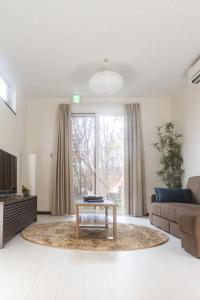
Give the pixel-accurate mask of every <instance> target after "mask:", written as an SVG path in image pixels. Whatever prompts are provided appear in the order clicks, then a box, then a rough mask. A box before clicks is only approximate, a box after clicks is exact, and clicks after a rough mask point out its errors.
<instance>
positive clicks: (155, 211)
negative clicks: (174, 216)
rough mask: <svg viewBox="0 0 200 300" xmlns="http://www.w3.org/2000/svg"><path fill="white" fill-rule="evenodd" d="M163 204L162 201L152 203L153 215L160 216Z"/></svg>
mask: <svg viewBox="0 0 200 300" xmlns="http://www.w3.org/2000/svg"><path fill="white" fill-rule="evenodd" d="M161 206H162V204H161V203H158V202H153V203H152V204H151V213H152V214H153V215H156V216H160V210H161Z"/></svg>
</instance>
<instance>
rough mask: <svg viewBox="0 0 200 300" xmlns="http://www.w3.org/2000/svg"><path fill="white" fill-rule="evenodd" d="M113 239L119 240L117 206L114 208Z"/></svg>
mask: <svg viewBox="0 0 200 300" xmlns="http://www.w3.org/2000/svg"><path fill="white" fill-rule="evenodd" d="M113 239H117V213H116V206H113Z"/></svg>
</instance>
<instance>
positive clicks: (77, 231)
mask: <svg viewBox="0 0 200 300" xmlns="http://www.w3.org/2000/svg"><path fill="white" fill-rule="evenodd" d="M76 238H77V239H78V238H79V206H78V205H76Z"/></svg>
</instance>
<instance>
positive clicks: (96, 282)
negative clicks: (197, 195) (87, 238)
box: [0, 216, 200, 300]
mask: <svg viewBox="0 0 200 300" xmlns="http://www.w3.org/2000/svg"><path fill="white" fill-rule="evenodd" d="M63 219H65V218H60V217H51V216H39V217H38V222H47V221H52V222H53V221H57V220H63ZM118 221H121V222H131V223H136V224H143V225H147V226H150V225H149V222H148V219H146V218H131V217H119V220H118ZM6 299H12V300H23V299H32V300H51V299H58V300H61V299H62V300H77V299H84V300H110V299H116V300H121V299H124V300H129V299H130V300H157V299H159V300H200V260H199V259H197V258H194V257H193V256H191V255H190V254H188V253H187V252H185V251H184V250H183V249H182V248H181V244H180V240H179V239H176V238H175V237H173V236H170V240H169V242H168V243H166V244H164V245H162V246H158V247H155V248H150V249H145V250H137V251H124V252H89V251H88V252H87V251H73V250H62V249H56V248H49V247H44V246H40V245H36V244H32V243H30V242H28V241H25V240H24V239H23V238H21V236H20V235H17V236H16V237H14V238H13V239H12V240H11V241H10V242H8V243H7V244H6V245H5V248H4V249H2V250H0V300H6Z"/></svg>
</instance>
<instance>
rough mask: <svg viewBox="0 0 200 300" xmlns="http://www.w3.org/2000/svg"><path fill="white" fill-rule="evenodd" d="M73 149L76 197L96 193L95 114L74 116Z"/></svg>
mask: <svg viewBox="0 0 200 300" xmlns="http://www.w3.org/2000/svg"><path fill="white" fill-rule="evenodd" d="M72 151H73V152H72V153H73V185H74V194H75V199H78V198H81V196H82V195H87V194H88V193H92V194H95V192H96V188H95V116H84V115H83V116H80V115H79V116H76V115H74V116H73V117H72Z"/></svg>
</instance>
